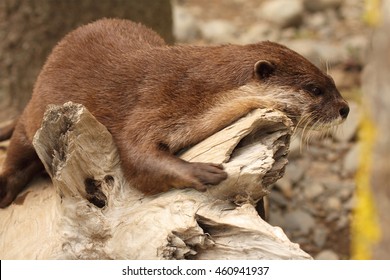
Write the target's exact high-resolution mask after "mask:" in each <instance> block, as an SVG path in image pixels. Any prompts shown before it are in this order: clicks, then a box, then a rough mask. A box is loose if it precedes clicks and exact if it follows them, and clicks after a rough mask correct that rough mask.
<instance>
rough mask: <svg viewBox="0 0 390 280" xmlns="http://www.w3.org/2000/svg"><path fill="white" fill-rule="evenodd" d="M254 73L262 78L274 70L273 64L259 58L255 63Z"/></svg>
mask: <svg viewBox="0 0 390 280" xmlns="http://www.w3.org/2000/svg"><path fill="white" fill-rule="evenodd" d="M254 69H255V75H256V76H257V77H258V78H259V79H261V80H264V79H266V78H268V77H270V76H271V75H272V74H273V73H274V72H275V66H274V65H273V64H272V63H271V62H269V61H268V60H259V61H257V62H256V63H255V68H254Z"/></svg>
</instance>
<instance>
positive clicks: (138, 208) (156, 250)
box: [0, 103, 310, 259]
mask: <svg viewBox="0 0 390 280" xmlns="http://www.w3.org/2000/svg"><path fill="white" fill-rule="evenodd" d="M290 134H291V122H290V120H289V119H288V118H286V117H285V116H284V115H283V114H281V113H279V112H275V111H271V110H260V109H259V110H255V111H253V112H252V113H250V114H248V115H247V116H246V117H244V118H242V119H240V120H238V121H237V122H235V123H234V124H232V125H231V126H229V127H227V128H225V129H224V130H222V131H220V132H218V133H216V134H214V135H213V136H211V137H210V138H208V139H206V140H204V141H203V142H201V143H200V144H198V145H196V146H194V147H192V148H191V149H189V150H188V151H186V152H185V153H183V154H182V155H180V156H181V157H182V158H184V159H186V160H189V161H191V160H194V161H208V162H215V163H223V164H224V166H225V169H226V171H227V172H228V173H229V178H228V179H227V180H226V181H224V182H223V183H221V184H220V185H218V186H215V187H210V188H209V190H208V191H207V192H205V193H200V192H197V191H196V190H193V189H184V190H171V191H169V192H166V193H162V194H158V195H154V196H144V195H143V194H142V193H140V192H139V191H137V190H136V189H134V188H133V187H131V186H129V185H128V184H127V183H126V181H125V180H124V178H123V174H122V170H121V168H120V162H119V157H118V153H117V150H116V147H115V145H114V142H113V139H112V137H111V134H110V133H109V132H108V131H107V129H106V128H105V127H104V126H103V125H102V124H100V123H99V122H97V121H96V119H95V118H94V117H93V116H92V115H91V114H90V113H89V112H88V111H87V110H86V109H85V108H84V107H83V106H82V105H78V104H72V103H66V104H65V105H64V106H53V107H52V108H50V109H49V110H48V111H47V113H46V114H45V117H44V121H43V124H42V128H41V129H40V130H39V131H38V132H37V134H36V136H35V139H34V146H35V148H36V150H37V153H38V155H39V157H40V158H41V160H42V162H43V163H44V165H45V168H46V170H47V172H48V173H49V175H50V177H51V178H52V182H53V185H54V188H52V187H48V185H50V184H49V183H48V182H46V183H44V184H43V185H41V187H39V188H30V189H28V190H27V191H26V192H24V193H23V194H21V196H20V197H19V198H18V199H17V201H16V203H14V204H13V205H11V206H10V207H9V208H7V209H5V210H0V229H1V234H0V258H2V259H7V258H26V259H35V258H38V259H53V258H54V259H309V258H310V256H309V255H308V254H306V253H305V252H303V251H302V250H300V249H299V246H298V245H297V244H293V243H291V242H290V241H289V240H288V239H287V237H286V236H285V234H284V233H283V231H282V230H281V229H280V228H278V227H272V226H270V225H269V224H267V223H266V222H264V221H263V220H262V219H261V218H260V217H259V216H258V214H257V212H256V211H255V209H254V207H253V205H252V204H253V203H254V202H256V201H257V200H259V199H260V198H261V197H262V196H264V195H265V194H267V193H268V187H269V185H270V184H271V183H273V182H274V181H276V180H277V179H278V178H280V177H281V176H282V174H283V172H284V166H285V164H286V163H287V161H286V154H287V152H288V143H289V137H290ZM20 204H22V205H20Z"/></svg>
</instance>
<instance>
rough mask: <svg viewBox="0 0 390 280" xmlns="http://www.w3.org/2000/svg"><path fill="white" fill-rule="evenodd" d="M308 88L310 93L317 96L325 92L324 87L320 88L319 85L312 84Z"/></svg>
mask: <svg viewBox="0 0 390 280" xmlns="http://www.w3.org/2000/svg"><path fill="white" fill-rule="evenodd" d="M308 90H309V92H310V93H312V94H313V95H315V96H319V95H322V93H323V91H322V89H321V88H319V87H316V86H310V87H309V88H308Z"/></svg>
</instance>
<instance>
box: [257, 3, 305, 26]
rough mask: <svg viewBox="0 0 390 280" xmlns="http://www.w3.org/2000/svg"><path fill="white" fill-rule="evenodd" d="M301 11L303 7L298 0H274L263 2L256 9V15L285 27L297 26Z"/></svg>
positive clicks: (299, 21) (300, 19)
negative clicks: (257, 9)
mask: <svg viewBox="0 0 390 280" xmlns="http://www.w3.org/2000/svg"><path fill="white" fill-rule="evenodd" d="M303 12H304V8H303V4H302V1H300V0H274V1H268V2H264V4H263V5H262V6H261V7H260V9H259V11H258V17H259V18H260V19H265V20H267V21H269V22H271V23H274V24H276V25H277V26H279V27H280V28H285V27H290V26H299V25H300V23H301V22H302V18H303Z"/></svg>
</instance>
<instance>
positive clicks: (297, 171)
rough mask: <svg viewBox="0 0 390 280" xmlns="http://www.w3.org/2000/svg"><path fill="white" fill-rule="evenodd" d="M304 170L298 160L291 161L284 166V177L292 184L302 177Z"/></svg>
mask: <svg viewBox="0 0 390 280" xmlns="http://www.w3.org/2000/svg"><path fill="white" fill-rule="evenodd" d="M304 172H305V170H304V167H303V166H302V164H299V163H298V162H291V163H289V164H287V166H286V171H285V175H284V177H285V178H286V179H287V180H289V181H291V182H292V184H295V183H297V182H298V181H300V180H301V179H302V178H303V175H304Z"/></svg>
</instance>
